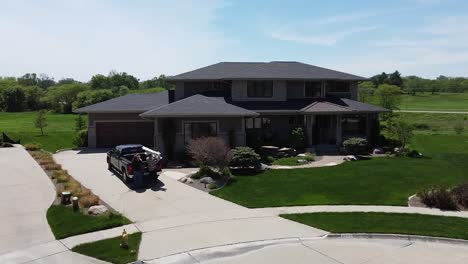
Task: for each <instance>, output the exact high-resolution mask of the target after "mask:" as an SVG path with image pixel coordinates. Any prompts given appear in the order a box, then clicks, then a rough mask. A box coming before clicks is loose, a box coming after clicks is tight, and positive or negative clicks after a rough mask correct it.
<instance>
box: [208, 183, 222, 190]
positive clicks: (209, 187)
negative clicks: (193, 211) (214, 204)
mask: <svg viewBox="0 0 468 264" xmlns="http://www.w3.org/2000/svg"><path fill="white" fill-rule="evenodd" d="M218 187H219V186H218V185H216V184H214V183H210V184H208V189H210V190H214V189H218Z"/></svg>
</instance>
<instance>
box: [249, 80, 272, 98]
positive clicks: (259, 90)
mask: <svg viewBox="0 0 468 264" xmlns="http://www.w3.org/2000/svg"><path fill="white" fill-rule="evenodd" d="M247 96H248V97H273V81H249V82H247Z"/></svg>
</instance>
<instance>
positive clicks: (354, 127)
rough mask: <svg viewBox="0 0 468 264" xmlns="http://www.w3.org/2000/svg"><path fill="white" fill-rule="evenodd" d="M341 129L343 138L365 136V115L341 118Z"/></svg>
mask: <svg viewBox="0 0 468 264" xmlns="http://www.w3.org/2000/svg"><path fill="white" fill-rule="evenodd" d="M341 127H342V129H343V136H345V137H350V136H365V135H366V116H365V115H346V116H343V117H342V118H341Z"/></svg>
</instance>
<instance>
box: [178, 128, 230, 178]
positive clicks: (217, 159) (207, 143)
mask: <svg viewBox="0 0 468 264" xmlns="http://www.w3.org/2000/svg"><path fill="white" fill-rule="evenodd" d="M187 152H188V154H189V155H190V156H191V157H192V158H193V160H194V161H195V163H196V164H197V165H198V166H210V167H213V168H216V169H217V170H218V172H221V171H222V170H223V169H225V168H226V167H227V166H228V165H229V162H230V161H231V155H230V150H229V148H228V146H227V145H226V142H224V140H223V139H221V138H219V137H203V138H198V139H193V140H192V141H190V143H189V145H188V147H187Z"/></svg>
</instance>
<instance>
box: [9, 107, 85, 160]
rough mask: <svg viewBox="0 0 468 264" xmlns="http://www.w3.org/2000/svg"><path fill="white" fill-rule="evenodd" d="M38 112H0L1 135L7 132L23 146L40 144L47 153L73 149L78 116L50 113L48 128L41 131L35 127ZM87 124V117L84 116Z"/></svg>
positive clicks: (48, 115)
mask: <svg viewBox="0 0 468 264" xmlns="http://www.w3.org/2000/svg"><path fill="white" fill-rule="evenodd" d="M36 114H37V113H36V112H22V113H5V112H0V133H1V132H5V133H6V134H7V135H8V136H9V137H11V138H13V139H15V140H17V139H20V140H21V143H22V144H25V143H40V144H41V145H42V147H43V148H44V149H45V150H47V151H52V152H53V151H56V150H59V149H63V148H72V147H74V146H73V137H74V136H75V118H76V115H72V114H70V115H64V114H55V113H48V114H47V116H46V118H47V123H48V126H47V127H46V128H45V129H44V133H45V135H44V136H41V131H40V129H38V128H35V127H34V120H35V118H36ZM83 117H84V120H85V123H86V122H87V117H86V116H83Z"/></svg>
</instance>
